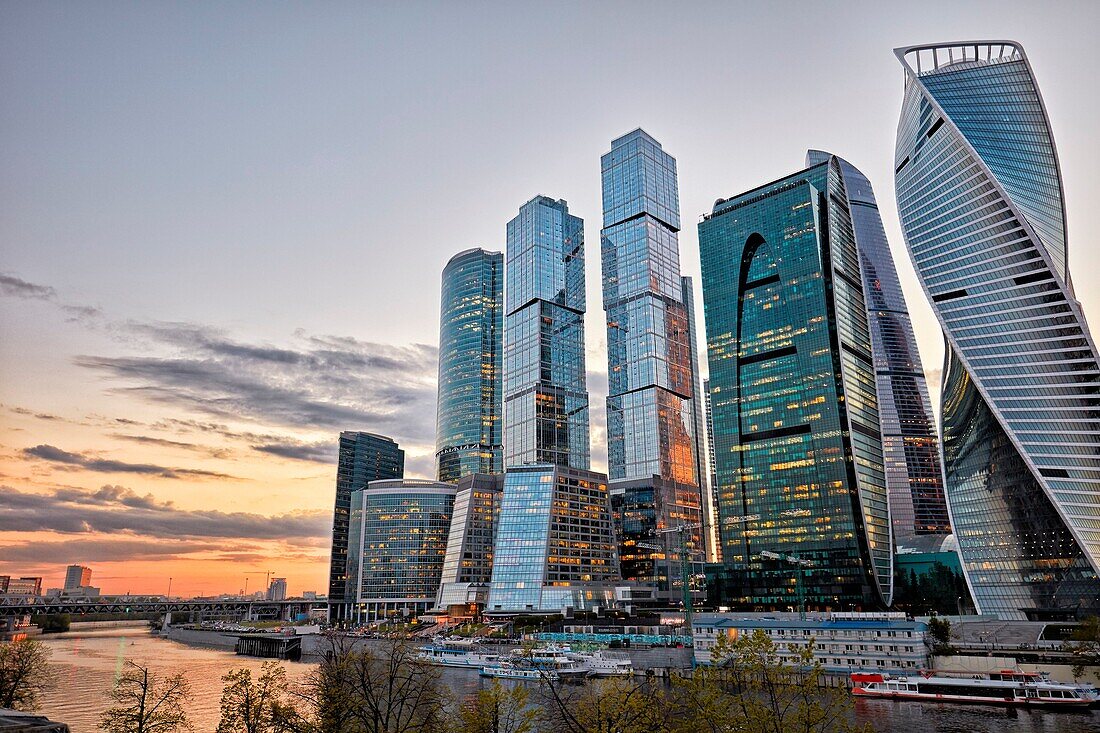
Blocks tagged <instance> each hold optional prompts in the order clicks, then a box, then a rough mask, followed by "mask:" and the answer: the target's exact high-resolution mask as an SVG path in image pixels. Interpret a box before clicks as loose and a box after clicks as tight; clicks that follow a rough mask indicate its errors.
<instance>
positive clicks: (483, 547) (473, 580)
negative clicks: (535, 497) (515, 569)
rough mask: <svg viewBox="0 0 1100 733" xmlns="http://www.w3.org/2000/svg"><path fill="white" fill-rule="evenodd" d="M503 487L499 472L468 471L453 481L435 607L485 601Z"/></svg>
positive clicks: (443, 607) (482, 604)
mask: <svg viewBox="0 0 1100 733" xmlns="http://www.w3.org/2000/svg"><path fill="white" fill-rule="evenodd" d="M503 490H504V476H503V475H502V474H494V475H491V476H488V475H485V474H480V473H477V474H470V475H469V476H463V477H462V478H461V479H459V480H458V482H457V484H456V485H455V505H454V514H453V515H452V516H451V530H450V532H449V534H448V535H447V555H446V557H444V559H443V577H442V580H441V585H440V589H439V602H438V604H437V607H439V608H441V609H444V610H446V609H447V608H448V607H449V606H453V605H467V604H471V603H472V604H475V605H481V606H484V605H485V602H486V600H487V596H488V589H489V580H490V579H491V577H492V574H493V547H494V541H495V539H496V529H497V525H498V523H499V522H498V520H499V517H500V506H501V499H502V498H503Z"/></svg>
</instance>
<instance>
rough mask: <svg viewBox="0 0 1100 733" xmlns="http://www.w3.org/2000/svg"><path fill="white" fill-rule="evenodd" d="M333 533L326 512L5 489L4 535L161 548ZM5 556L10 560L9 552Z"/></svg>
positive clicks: (106, 489)
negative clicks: (266, 511) (119, 537)
mask: <svg viewBox="0 0 1100 733" xmlns="http://www.w3.org/2000/svg"><path fill="white" fill-rule="evenodd" d="M331 529H332V515H331V512H325V511H313V512H299V513H290V514H280V515H276V516H264V515H261V514H252V513H247V512H222V511H217V510H195V509H180V508H178V507H176V506H175V505H174V504H173V503H171V502H162V501H158V500H157V499H156V498H155V497H154V496H152V495H151V494H146V495H144V496H142V495H140V494H137V493H136V492H134V491H133V490H132V489H128V488H126V487H124V486H115V485H110V484H108V485H106V486H103V487H101V488H100V489H98V490H97V491H82V490H79V489H70V488H64V489H54V490H53V491H50V492H47V493H33V492H28V491H20V490H19V489H15V488H12V487H10V486H0V531H2V532H58V533H62V534H90V533H105V534H117V533H126V534H129V535H141V536H146V537H149V538H150V540H149V544H150V545H157V546H166V545H167V546H170V545H173V544H175V542H174V541H175V540H180V539H196V538H199V539H201V538H206V539H213V538H218V539H232V538H236V539H239V540H252V541H256V540H265V541H266V540H279V541H284V542H287V543H290V544H300V545H302V546H308V547H316V546H317V544H316V540H317V539H318V538H323V537H325V536H328V535H329V534H330V533H331ZM166 540H173V542H165V541H166ZM218 549H223V550H224V549H226V547H225V546H224V545H219V546H218ZM4 556H5V559H8V557H7V548H4Z"/></svg>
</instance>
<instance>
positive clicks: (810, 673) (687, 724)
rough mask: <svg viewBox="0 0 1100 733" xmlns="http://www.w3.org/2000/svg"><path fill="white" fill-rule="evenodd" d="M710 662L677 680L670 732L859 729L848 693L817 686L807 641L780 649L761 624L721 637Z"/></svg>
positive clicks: (784, 732) (766, 732)
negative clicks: (750, 630) (732, 636)
mask: <svg viewBox="0 0 1100 733" xmlns="http://www.w3.org/2000/svg"><path fill="white" fill-rule="evenodd" d="M788 660H789V661H788ZM711 661H712V664H713V667H712V668H711V669H706V668H703V669H700V670H697V671H696V672H695V673H694V674H693V675H692V676H691V677H690V678H687V679H686V680H681V681H678V682H677V683H676V689H677V691H678V695H677V697H676V700H675V702H674V707H675V711H676V712H675V714H674V715H673V719H674V720H675V721H676V723H675V725H674V726H673V731H674V732H675V733H688V732H689V731H691V732H695V731H713V732H714V733H725V732H727V731H728V732H733V731H736V732H737V733H825V732H826V731H853V730H859V728H858V727H856V726H855V725H854V724H853V723H852V704H851V700H850V699H849V697H848V694H847V692H846V691H842V690H838V689H836V688H825V687H823V686H822V684H821V681H822V680H821V677H822V669H821V665H820V663H819V662H817V661H816V659H815V657H814V645H813V642H812V641H811V642H810V643H809V644H806V645H804V646H801V645H799V646H795V645H792V646H791V647H790V649H789V651H788V652H787V653H786V654H785V653H784V651H783V650H782V649H780V648H779V647H778V646H777V645H776V644H775V642H774V641H772V639H771V638H770V637H769V636H768V635H767V634H766V633H764V631H763V630H762V629H756V630H755V631H754V632H753V633H752V634H751V635H747V636H741V637H739V638H737V639H736V640H733V639H730V638H729V637H726V636H720V637H719V638H718V640H717V642H716V644H715V646H714V647H713V649H712V650H711Z"/></svg>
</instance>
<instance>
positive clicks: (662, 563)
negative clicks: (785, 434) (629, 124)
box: [600, 130, 704, 599]
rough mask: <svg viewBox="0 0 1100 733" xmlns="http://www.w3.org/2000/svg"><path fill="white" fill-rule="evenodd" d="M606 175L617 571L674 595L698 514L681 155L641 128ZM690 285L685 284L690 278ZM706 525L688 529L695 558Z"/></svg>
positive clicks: (615, 149)
mask: <svg viewBox="0 0 1100 733" xmlns="http://www.w3.org/2000/svg"><path fill="white" fill-rule="evenodd" d="M600 164H601V171H602V176H603V229H602V230H600V249H601V252H602V255H603V302H604V310H605V311H606V315H607V375H608V397H607V464H608V478H609V480H610V482H611V492H612V496H613V497H614V499H613V502H614V507H615V514H616V521H617V523H618V527H617V529H618V532H619V541H620V547H619V553H620V559H621V562H622V572H623V577H624V578H625V579H627V580H633V581H653V580H656V582H657V584H658V588H659V590H660V597H663V598H667V599H672V598H679V597H680V591H679V590H678V589H677V588H674V586H676V585H677V584H678V582H679V578H678V576H679V574H680V573H679V567H680V558H679V540H678V536H677V535H676V534H674V533H671V534H661V533H660V530H664V529H671V528H675V527H679V526H682V525H685V524H699V523H701V520H702V507H701V504H702V494H701V492H700V483H701V482H700V476H699V460H700V458H701V457H702V452H701V449H700V447H699V445H698V443H697V439H698V431H697V419H696V415H695V412H696V410H695V400H694V397H695V394H696V389H695V373H694V370H693V368H692V360H693V355H692V351H693V344H692V341H691V335H692V330H693V329H692V320H693V318H694V314H693V313H692V312H691V309H690V308H689V307H688V305H687V304H686V303H685V299H686V300H688V301H689V302H690V299H691V295H690V280H689V281H688V283H687V284H686V286H685V283H684V282H683V281H682V280H681V276H680V249H679V243H678V235H677V232H679V230H680V202H679V195H678V193H677V182H676V159H675V158H673V157H672V156H671V155H669V154H668V153H666V152H665V151H664V150H662V149H661V144H660V143H658V142H657V141H656V140H654V139H653V138H652V137H650V136H649V135H648V134H646V133H645V132H644V131H643V130H634V131H633V132H630V133H627V134H626V135H623V136H622V137H620V138H618V139H616V140H614V141H612V143H611V151H610V152H609V153H607V154H605V155H604V156H603V157H602V158H601V159H600ZM685 288H686V289H685ZM703 535H704V531H703V529H702V528H697V529H694V530H692V532H691V540H690V547H691V548H692V559H693V560H702V559H703V557H704V552H703V541H702V538H703Z"/></svg>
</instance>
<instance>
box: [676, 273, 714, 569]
mask: <svg viewBox="0 0 1100 733" xmlns="http://www.w3.org/2000/svg"><path fill="white" fill-rule="evenodd" d="M680 283H681V288H682V292H683V300H684V308H685V309H686V310H687V315H688V353H689V354H690V355H691V391H692V394H693V395H694V396H693V397H692V400H691V414H692V417H693V418H694V424H693V425H692V437H693V439H694V440H693V441H692V442H693V447H694V448H695V477H696V479H698V482H699V499H700V505H699V506H700V510H701V515H702V518H701V520H700V521H701V523H702V527H700V532H701V534H702V540H701V543H702V544H701V546H700V548H698V549H701V550H702V553H701V554H700V555H699V556H698V559H701V560H703V561H705V562H718V557H719V550H718V504H717V503H716V502H715V500H714V491H713V490H712V487H713V484H712V483H711V481H710V468H709V466H710V465H711V464H710V463H709V459H710V458H711V456H710V452H709V451H708V449H707V430H706V419H707V418H706V411H707V409H708V408H707V400H706V397H705V394H704V392H703V388H702V385H701V383H700V375H699V337H698V335H697V334H698V329H696V327H695V283H694V281H693V280H692V279H691V278H690V277H688V276H687V275H684V276H682V277H681V278H680Z"/></svg>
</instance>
